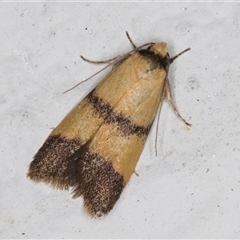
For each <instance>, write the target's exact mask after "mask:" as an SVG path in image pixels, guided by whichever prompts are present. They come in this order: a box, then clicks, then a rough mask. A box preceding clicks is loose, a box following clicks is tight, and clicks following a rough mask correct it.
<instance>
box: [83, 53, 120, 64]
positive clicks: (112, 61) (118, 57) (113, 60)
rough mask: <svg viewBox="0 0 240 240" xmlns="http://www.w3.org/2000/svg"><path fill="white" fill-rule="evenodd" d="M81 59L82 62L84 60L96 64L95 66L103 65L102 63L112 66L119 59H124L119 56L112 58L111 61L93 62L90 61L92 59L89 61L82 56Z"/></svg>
mask: <svg viewBox="0 0 240 240" xmlns="http://www.w3.org/2000/svg"><path fill="white" fill-rule="evenodd" d="M81 58H82V60H84V61H85V62H89V63H94V64H102V63H110V64H112V63H114V62H115V61H116V60H117V59H120V58H122V57H121V56H117V57H115V58H111V59H108V60H104V61H93V60H90V59H87V58H85V57H83V56H82V55H81Z"/></svg>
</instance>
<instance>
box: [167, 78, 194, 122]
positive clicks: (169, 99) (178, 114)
mask: <svg viewBox="0 0 240 240" xmlns="http://www.w3.org/2000/svg"><path fill="white" fill-rule="evenodd" d="M165 96H166V98H167V100H168V101H169V102H170V104H171V105H172V108H173V111H174V112H175V114H176V115H177V116H178V118H179V119H180V120H181V121H183V122H184V123H185V124H186V125H187V126H191V124H190V123H188V122H187V121H186V120H185V119H184V118H183V117H182V116H181V115H180V113H179V112H178V110H177V108H176V106H175V103H174V101H173V98H172V92H171V86H170V83H169V80H168V79H166V85H165Z"/></svg>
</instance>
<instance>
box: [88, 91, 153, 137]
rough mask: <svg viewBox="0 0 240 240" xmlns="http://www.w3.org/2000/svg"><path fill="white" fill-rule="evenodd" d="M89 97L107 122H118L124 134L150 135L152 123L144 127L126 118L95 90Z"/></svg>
mask: <svg viewBox="0 0 240 240" xmlns="http://www.w3.org/2000/svg"><path fill="white" fill-rule="evenodd" d="M87 98H88V100H89V102H90V103H91V104H92V106H93V107H94V109H96V111H97V112H98V114H99V115H100V116H101V117H102V118H103V119H104V121H105V123H108V124H111V123H117V124H118V127H119V129H120V131H121V132H122V133H123V134H125V135H134V134H136V135H137V136H142V135H148V133H149V131H150V129H151V126H152V123H151V124H150V125H149V126H148V127H142V126H138V125H136V124H134V123H133V122H132V121H131V120H130V119H129V118H125V117H124V116H123V114H122V113H116V112H114V111H113V108H112V107H111V105H110V104H109V103H107V102H104V101H103V100H102V99H101V98H99V97H98V96H97V95H96V94H95V92H94V90H93V91H92V92H90V93H89V95H88V96H87Z"/></svg>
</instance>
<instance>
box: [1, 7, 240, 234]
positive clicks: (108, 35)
mask: <svg viewBox="0 0 240 240" xmlns="http://www.w3.org/2000/svg"><path fill="white" fill-rule="evenodd" d="M239 10H240V4H239V3H206V2H205V3H187V2H182V3H164V2H162V3H156V2H154V3H153V2H152V3H123V2H122V3H47V2H42V3H1V4H0V32H1V34H0V43H1V44H0V136H1V141H0V163H1V165H0V189H1V198H0V237H1V238H220V237H224V238H240V221H239V216H240V117H239V114H240V98H239V91H240V74H239V70H240V67H239V66H240V65H239V63H240V54H239V53H240V44H239V39H240V15H239ZM126 30H127V31H128V32H129V34H130V35H131V37H132V39H133V41H134V43H135V44H136V45H141V44H144V43H146V42H149V41H153V42H158V41H165V42H167V43H168V46H169V53H170V55H171V56H173V55H175V54H177V53H178V52H180V51H182V50H184V49H185V48H187V47H191V51H190V52H188V53H186V54H184V55H183V56H181V57H180V58H178V59H177V60H176V61H175V62H174V63H173V64H172V65H171V67H170V72H169V79H170V82H171V85H172V91H173V96H174V99H175V101H176V105H177V107H178V109H179V111H180V112H181V114H182V115H183V116H184V118H186V120H188V121H189V122H190V123H191V124H192V127H191V128H190V129H189V130H188V129H187V128H186V127H185V126H184V125H183V123H182V122H181V121H179V119H178V118H177V117H176V116H175V114H174V113H173V111H172V109H171V107H170V106H169V104H168V103H167V102H166V101H165V102H164V104H163V107H162V111H161V118H160V123H159V131H158V156H157V157H156V156H155V147H154V144H155V135H156V124H154V126H153V128H152V130H151V132H150V135H149V138H148V141H147V144H146V146H145V150H144V152H143V154H142V156H141V158H140V160H139V163H138V165H137V168H136V171H137V173H138V174H139V176H136V175H135V174H134V175H133V176H132V178H131V180H130V182H129V184H128V185H127V187H126V188H125V190H124V192H123V194H122V196H121V198H120V200H119V201H118V202H117V204H116V205H115V207H114V209H113V210H112V211H111V212H110V213H109V214H108V215H107V216H106V217H102V218H100V219H92V218H90V217H89V216H88V215H87V214H86V213H85V212H84V210H83V206H82V199H81V198H78V199H75V200H73V199H72V198H71V192H67V191H59V190H55V189H52V188H50V187H49V186H47V185H44V184H36V183H33V182H31V181H30V180H29V179H27V178H26V172H27V170H28V166H29V164H30V162H31V161H32V158H33V156H34V154H35V153H36V152H37V150H38V149H39V148H40V147H41V145H42V144H43V142H44V141H45V139H46V138H47V136H48V134H49V133H50V132H51V131H52V128H53V127H55V126H57V125H58V123H59V122H60V121H61V120H62V119H63V117H64V116H66V114H67V113H68V112H69V111H70V110H71V109H72V108H73V107H74V106H75V105H76V104H77V103H78V102H79V101H80V100H81V99H82V98H83V97H84V96H86V94H87V93H88V92H89V91H90V90H91V89H92V88H93V87H94V86H95V85H96V84H97V83H98V82H99V81H100V80H101V79H102V77H103V76H104V75H105V74H106V72H103V73H101V74H99V75H98V76H96V77H95V78H93V79H91V80H89V81H88V82H86V83H83V84H82V85H81V86H79V87H78V88H76V89H74V90H72V91H71V92H69V93H67V94H64V95H63V94H62V92H64V91H65V90H67V89H68V88H70V87H72V86H73V85H75V84H76V83H77V82H80V81H82V80H83V79H84V78H87V77H89V76H91V75H92V74H93V73H95V72H97V71H98V70H99V69H100V68H101V67H102V66H96V65H92V64H89V63H86V62H83V61H82V60H81V59H80V54H83V55H84V56H85V57H88V58H90V59H94V60H95V59H96V60H104V59H109V58H112V57H114V56H117V55H121V54H124V53H126V52H128V51H130V50H131V45H130V44H129V42H128V40H127V38H126V36H125V31H126ZM109 70H110V69H109ZM109 70H108V71H109Z"/></svg>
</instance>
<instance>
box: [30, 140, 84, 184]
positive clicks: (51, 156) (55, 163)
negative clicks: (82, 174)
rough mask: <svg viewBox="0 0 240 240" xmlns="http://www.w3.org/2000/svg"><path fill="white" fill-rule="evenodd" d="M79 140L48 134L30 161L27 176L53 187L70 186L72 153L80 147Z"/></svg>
mask: <svg viewBox="0 0 240 240" xmlns="http://www.w3.org/2000/svg"><path fill="white" fill-rule="evenodd" d="M81 145H82V144H81V143H80V141H76V140H69V139H67V138H64V137H61V136H60V135H55V136H50V137H49V138H48V139H47V140H46V142H45V143H44V144H43V146H42V147H41V148H40V149H39V151H38V152H37V154H36V155H35V156H34V160H33V161H32V162H31V164H30V167H29V170H28V173H27V176H28V177H29V178H30V179H32V180H34V181H37V182H38V181H43V182H46V183H50V184H51V185H52V186H53V187H57V188H60V189H68V188H69V187H70V186H72V182H73V179H72V176H74V175H75V173H74V171H76V169H74V168H72V162H73V161H74V159H73V158H71V157H70V156H72V155H73V153H74V152H76V151H77V150H78V149H79V148H80V147H81Z"/></svg>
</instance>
